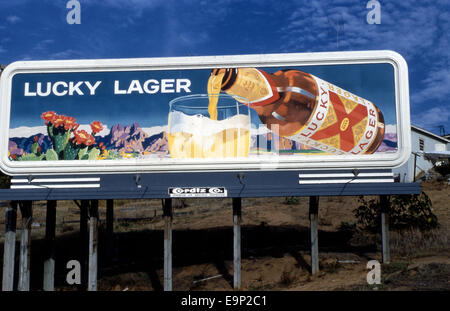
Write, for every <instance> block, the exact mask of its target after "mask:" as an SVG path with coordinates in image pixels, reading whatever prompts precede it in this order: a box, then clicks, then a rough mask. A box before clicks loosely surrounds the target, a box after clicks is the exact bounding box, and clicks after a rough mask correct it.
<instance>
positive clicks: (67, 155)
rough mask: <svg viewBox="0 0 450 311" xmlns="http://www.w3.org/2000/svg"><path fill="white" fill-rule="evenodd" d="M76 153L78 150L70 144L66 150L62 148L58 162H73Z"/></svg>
mask: <svg viewBox="0 0 450 311" xmlns="http://www.w3.org/2000/svg"><path fill="white" fill-rule="evenodd" d="M78 152H79V149H78V148H76V147H74V146H73V145H72V143H68V144H67V145H66V148H64V152H63V157H62V158H61V157H60V160H75V159H76V157H77V155H78Z"/></svg>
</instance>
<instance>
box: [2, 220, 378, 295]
mask: <svg viewBox="0 0 450 311" xmlns="http://www.w3.org/2000/svg"><path fill="white" fill-rule="evenodd" d="M241 233H242V258H243V259H245V258H257V257H265V256H269V257H274V258H280V257H283V256H284V255H285V254H289V255H291V256H293V257H294V258H295V259H296V261H297V263H298V265H299V266H301V267H302V268H304V269H306V270H310V269H311V267H310V265H309V263H308V262H307V261H306V260H305V259H304V258H303V257H302V255H300V253H301V252H309V249H310V244H309V243H310V231H309V228H306V227H300V226H276V227H275V226H267V225H265V224H264V223H262V224H261V225H259V226H243V227H242V229H241ZM163 239H164V232H163V231H162V230H143V231H138V232H121V233H115V234H114V240H113V245H114V249H113V251H112V252H111V251H109V252H108V250H107V249H106V245H107V241H106V235H105V233H104V232H102V231H100V232H99V249H98V252H99V253H98V254H99V255H98V256H99V258H98V262H99V271H98V277H99V279H100V278H102V277H110V276H114V275H118V274H123V273H135V272H140V273H145V274H147V277H148V279H149V281H150V282H151V288H153V289H154V290H157V291H162V290H163V286H162V278H161V276H160V275H158V273H157V271H158V270H161V269H163V267H164V262H163V248H164V241H163ZM350 239H351V233H350V234H349V233H348V232H340V231H337V232H328V231H319V251H320V252H335V253H353V254H357V255H359V256H362V257H365V253H371V252H376V251H377V250H376V245H367V246H358V247H355V246H351V245H350V244H349V240H350ZM18 240H19V236H18ZM80 244H81V243H80V235H79V234H78V233H74V234H70V235H65V236H62V237H57V239H56V257H55V261H56V277H55V286H56V287H64V286H67V283H66V275H67V273H68V271H69V269H67V268H66V264H67V262H68V261H69V260H73V259H76V260H79V261H80V262H82V255H81V254H82V249H81V247H80ZM83 247H85V249H84V251H86V249H87V248H88V245H87V244H86V243H85V244H84V245H83ZM31 248H32V249H31V289H32V290H41V289H42V282H43V277H42V275H43V262H44V256H45V255H44V254H45V253H44V250H45V247H44V240H33V241H32V247H31ZM18 250H19V244H17V245H16V264H15V268H16V272H15V276H16V282H15V284H16V285H15V286H17V276H18V261H19V258H18ZM0 252H1V257H0V260H3V244H0ZM232 260H233V229H232V227H221V228H213V229H203V230H174V231H173V267H174V269H176V268H182V267H185V266H190V265H198V264H204V263H209V264H213V265H215V266H216V268H217V270H218V271H219V272H220V273H221V274H222V275H223V276H224V278H225V280H226V281H227V282H229V283H230V286H231V284H232V280H233V276H232V275H230V273H229V272H228V269H227V266H226V264H225V262H227V261H232ZM85 271H86V270H85ZM0 274H1V271H0ZM84 275H85V276H86V274H84Z"/></svg>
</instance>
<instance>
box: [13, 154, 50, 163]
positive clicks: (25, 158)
mask: <svg viewBox="0 0 450 311" xmlns="http://www.w3.org/2000/svg"><path fill="white" fill-rule="evenodd" d="M44 157H45V154H41V155H40V156H37V155H35V154H34V153H29V154H24V155H23V156H21V157H20V158H18V160H19V161H42V160H43V159H44Z"/></svg>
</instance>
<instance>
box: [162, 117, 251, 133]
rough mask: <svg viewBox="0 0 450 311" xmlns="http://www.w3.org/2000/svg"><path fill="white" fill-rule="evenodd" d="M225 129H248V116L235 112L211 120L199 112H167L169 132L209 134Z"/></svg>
mask: <svg viewBox="0 0 450 311" xmlns="http://www.w3.org/2000/svg"><path fill="white" fill-rule="evenodd" d="M227 129H245V130H249V129H250V117H249V116H247V115H243V114H237V115H234V116H232V117H231V118H228V119H225V120H220V121H216V120H211V119H210V118H208V117H205V116H203V115H201V114H197V115H193V116H190V115H187V114H184V113H182V112H179V111H173V112H171V113H169V132H170V133H181V132H182V133H188V134H192V135H196V136H198V135H200V136H210V135H214V134H216V133H220V132H221V131H224V130H227Z"/></svg>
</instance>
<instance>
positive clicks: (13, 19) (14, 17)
mask: <svg viewBox="0 0 450 311" xmlns="http://www.w3.org/2000/svg"><path fill="white" fill-rule="evenodd" d="M21 20H22V19H21V18H20V17H19V16H17V15H10V16H7V17H6V21H7V22H8V23H10V24H16V23H18V22H20V21H21Z"/></svg>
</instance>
